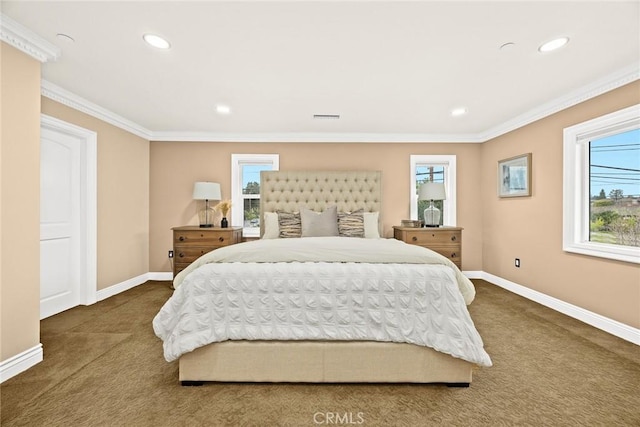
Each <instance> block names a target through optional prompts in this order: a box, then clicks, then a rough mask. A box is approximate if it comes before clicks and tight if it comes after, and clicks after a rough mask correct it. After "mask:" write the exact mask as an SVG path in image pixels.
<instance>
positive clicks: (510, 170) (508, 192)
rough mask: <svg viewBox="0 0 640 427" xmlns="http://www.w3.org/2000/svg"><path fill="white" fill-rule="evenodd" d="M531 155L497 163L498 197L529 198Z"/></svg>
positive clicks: (523, 155)
mask: <svg viewBox="0 0 640 427" xmlns="http://www.w3.org/2000/svg"><path fill="white" fill-rule="evenodd" d="M531 157H532V156H531V153H527V154H521V155H519V156H514V157H510V158H508V159H504V160H499V161H498V196H499V197H528V196H531Z"/></svg>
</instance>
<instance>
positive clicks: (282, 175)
mask: <svg viewBox="0 0 640 427" xmlns="http://www.w3.org/2000/svg"><path fill="white" fill-rule="evenodd" d="M381 190H382V180H381V173H380V172H379V171H363V172H360V171H359V172H308V171H289V172H279V171H269V172H262V173H261V182H260V212H262V213H264V212H275V211H286V212H294V211H298V210H299V209H300V206H306V207H308V208H309V209H313V210H316V211H322V210H324V209H325V208H326V207H328V206H331V205H337V206H338V211H354V210H356V209H359V208H364V210H365V212H380V211H381V207H382V197H381V196H382V191H381ZM263 223H264V221H261V235H262V234H263V233H264V230H263V229H262V224H263ZM381 224H382V221H379V224H378V228H379V229H380V228H381ZM179 363H180V381H181V382H182V384H183V385H198V384H201V383H202V382H203V381H223V382H307V383H444V384H447V385H449V386H468V385H469V383H470V382H471V380H472V369H473V366H474V365H473V364H472V363H469V362H467V361H465V360H462V359H458V358H455V357H453V356H450V355H448V354H444V353H440V352H438V351H435V350H433V349H431V348H428V347H422V346H417V345H414V344H405V343H388V342H372V341H224V342H220V343H213V344H209V345H207V346H204V347H201V348H199V349H196V350H194V351H192V352H190V353H187V354H184V355H183V356H182V357H181V358H180V362H179Z"/></svg>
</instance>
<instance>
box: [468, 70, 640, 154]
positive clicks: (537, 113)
mask: <svg viewBox="0 0 640 427" xmlns="http://www.w3.org/2000/svg"><path fill="white" fill-rule="evenodd" d="M639 78H640V63H634V64H631V65H629V66H627V67H625V68H623V69H621V70H618V71H616V72H614V73H611V74H609V75H608V76H605V77H603V78H601V79H598V80H596V81H595V82H593V83H591V84H588V85H586V86H583V87H581V88H578V89H576V90H574V91H573V92H570V93H568V94H566V95H564V96H561V97H559V98H556V99H554V100H553V101H550V102H548V103H545V104H542V105H540V106H539V107H536V108H534V109H532V110H530V111H527V112H526V113H524V114H521V115H519V116H516V117H514V118H512V119H510V120H507V121H506V122H504V123H502V124H500V125H498V126H494V127H492V128H491V129H488V130H487V131H485V132H483V133H481V134H478V135H477V138H478V139H480V140H482V141H483V142H486V141H488V140H490V139H493V138H496V137H498V136H500V135H504V134H505V133H508V132H511V131H513V130H516V129H518V128H521V127H523V126H525V125H528V124H530V123H533V122H535V121H537V120H540V119H542V118H545V117H547V116H550V115H552V114H555V113H557V112H559V111H562V110H565V109H567V108H569V107H573V106H574V105H577V104H579V103H581V102H584V101H588V100H589V99H591V98H595V97H596V96H598V95H602V94H603V93H606V92H609V91H611V90H613V89H617V88H619V87H621V86H624V85H626V84H628V83H631V82H633V81H635V80H638V79H639Z"/></svg>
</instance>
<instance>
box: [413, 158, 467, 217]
mask: <svg viewBox="0 0 640 427" xmlns="http://www.w3.org/2000/svg"><path fill="white" fill-rule="evenodd" d="M410 159H411V160H410V161H411V189H410V191H411V198H410V200H411V219H424V218H423V217H422V216H423V215H422V213H423V212H424V210H425V208H426V207H427V206H428V205H429V202H428V201H423V200H420V201H418V189H419V188H420V185H422V184H423V183H424V182H427V181H433V182H441V183H443V184H444V186H445V192H446V196H447V198H446V199H445V200H443V201H434V205H435V206H436V207H437V208H438V209H440V211H441V216H440V224H441V225H449V226H455V225H456V156H454V155H444V156H441V155H412V156H411V158H410Z"/></svg>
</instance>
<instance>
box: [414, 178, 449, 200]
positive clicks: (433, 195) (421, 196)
mask: <svg viewBox="0 0 640 427" xmlns="http://www.w3.org/2000/svg"><path fill="white" fill-rule="evenodd" d="M446 198H447V194H446V193H445V191H444V184H443V183H441V182H425V183H424V184H422V185H421V186H420V191H419V193H418V200H445V199H446Z"/></svg>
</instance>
